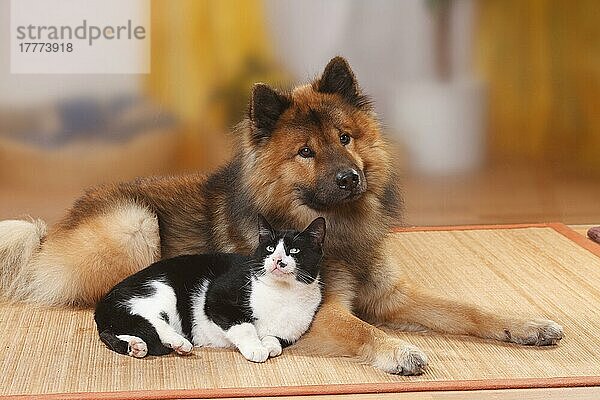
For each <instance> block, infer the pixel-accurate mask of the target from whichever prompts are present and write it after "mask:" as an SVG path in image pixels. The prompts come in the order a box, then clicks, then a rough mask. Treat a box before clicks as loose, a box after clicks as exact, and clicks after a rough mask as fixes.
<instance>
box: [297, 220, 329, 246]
mask: <svg viewBox="0 0 600 400" xmlns="http://www.w3.org/2000/svg"><path fill="white" fill-rule="evenodd" d="M302 234H303V235H307V236H308V237H309V238H310V240H311V241H312V243H313V244H314V245H315V246H319V247H321V246H323V242H324V241H325V218H323V217H319V218H317V219H315V220H314V221H313V222H311V223H310V225H308V226H307V227H306V229H305V230H304V231H302Z"/></svg>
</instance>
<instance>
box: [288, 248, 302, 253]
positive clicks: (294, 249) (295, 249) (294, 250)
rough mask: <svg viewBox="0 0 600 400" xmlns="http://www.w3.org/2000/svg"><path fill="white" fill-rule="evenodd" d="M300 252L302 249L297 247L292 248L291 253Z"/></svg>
mask: <svg viewBox="0 0 600 400" xmlns="http://www.w3.org/2000/svg"><path fill="white" fill-rule="evenodd" d="M298 253H300V249H297V248H295V247H294V248H292V249H290V254H298Z"/></svg>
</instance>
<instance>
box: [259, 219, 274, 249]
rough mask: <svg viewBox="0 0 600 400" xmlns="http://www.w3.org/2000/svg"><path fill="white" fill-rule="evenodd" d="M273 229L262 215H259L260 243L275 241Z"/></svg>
mask: <svg viewBox="0 0 600 400" xmlns="http://www.w3.org/2000/svg"><path fill="white" fill-rule="evenodd" d="M274 235H275V234H274V232H273V228H271V225H270V224H269V223H268V222H267V220H266V218H265V217H263V216H262V214H258V242H259V243H265V242H269V241H271V240H273V236H274Z"/></svg>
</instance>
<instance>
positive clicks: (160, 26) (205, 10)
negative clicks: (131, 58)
mask: <svg viewBox="0 0 600 400" xmlns="http://www.w3.org/2000/svg"><path fill="white" fill-rule="evenodd" d="M151 41H152V45H151V48H152V64H151V66H152V70H151V73H150V75H149V78H148V85H147V86H148V91H149V93H150V94H151V95H152V96H153V97H155V98H157V99H158V100H159V101H161V103H162V104H164V105H165V106H166V107H168V108H169V110H170V111H171V112H175V113H176V114H177V115H178V116H179V117H180V118H182V119H183V120H184V121H185V122H188V123H201V124H202V125H206V124H207V123H208V126H209V127H216V128H219V127H221V126H222V125H223V124H225V123H227V122H228V121H229V119H231V118H232V116H229V115H226V114H227V113H228V112H230V111H231V110H230V109H229V108H231V107H233V106H232V105H231V104H228V102H229V103H231V102H234V103H236V104H237V103H239V102H245V101H246V99H247V96H248V90H249V88H250V87H251V83H252V81H253V80H254V79H259V78H261V77H262V76H261V75H267V76H269V77H272V75H273V74H274V73H275V72H274V71H275V70H276V68H275V66H274V65H273V58H272V52H271V48H270V41H269V40H268V34H267V29H266V24H265V16H264V10H263V7H262V2H261V1H258V0H244V1H236V0H219V1H208V0H153V1H152V37H151ZM236 96H237V97H238V98H239V97H242V98H243V99H242V100H239V99H236ZM228 107H229V108H228ZM235 111H237V112H239V111H240V110H239V107H238V109H236V110H235ZM236 117H237V118H239V116H236Z"/></svg>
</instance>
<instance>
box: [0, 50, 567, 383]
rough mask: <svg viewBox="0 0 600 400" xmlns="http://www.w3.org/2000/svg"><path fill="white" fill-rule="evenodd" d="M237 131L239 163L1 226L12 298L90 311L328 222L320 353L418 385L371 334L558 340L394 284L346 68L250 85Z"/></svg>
mask: <svg viewBox="0 0 600 400" xmlns="http://www.w3.org/2000/svg"><path fill="white" fill-rule="evenodd" d="M235 134H236V135H237V136H236V137H237V142H238V144H239V146H238V150H237V153H236V156H235V157H234V158H233V159H232V160H231V161H230V162H229V163H228V164H227V165H225V166H224V167H223V168H221V169H220V170H218V171H216V172H215V173H214V174H212V175H211V176H209V177H208V178H203V177H201V176H198V175H189V176H179V177H169V178H149V179H140V180H137V181H135V182H130V183H122V184H113V185H107V186H101V187H97V188H93V189H91V190H90V191H88V192H87V193H85V194H84V195H83V196H82V197H81V198H80V199H79V200H77V201H76V202H75V204H74V205H73V207H72V208H71V209H70V210H69V212H68V213H67V215H66V216H65V217H64V219H63V220H62V221H61V222H59V223H58V224H57V225H56V226H54V227H53V228H52V229H50V230H49V232H48V233H47V234H45V230H44V227H43V225H42V224H41V223H40V222H39V221H38V222H35V223H29V222H25V221H5V222H3V223H0V263H1V264H0V265H1V266H2V268H3V272H2V274H0V276H1V277H2V280H1V281H0V284H2V285H3V291H4V292H5V293H6V294H7V295H8V297H9V298H11V299H17V300H26V301H34V302H39V303H44V304H63V305H65V304H67V305H68V304H71V305H72V304H76V305H92V304H94V302H95V301H97V300H98V299H99V298H100V297H101V296H102V295H103V294H105V293H106V292H107V291H108V290H109V289H110V288H111V287H112V286H113V285H114V284H116V283H117V282H119V281H120V280H122V279H123V278H125V277H126V276H128V275H130V274H132V273H134V272H136V271H138V270H140V269H141V268H144V267H145V266H147V265H148V264H150V263H152V262H154V261H156V260H157V259H159V258H161V257H163V258H165V257H173V256H176V255H178V254H184V253H199V252H214V251H224V252H231V251H236V252H249V251H250V250H251V249H252V248H253V247H255V245H256V242H257V234H256V232H257V228H256V216H257V214H258V213H262V214H263V215H265V216H266V217H267V218H268V219H269V221H273V223H274V225H275V226H276V227H277V228H283V227H285V228H295V229H301V228H304V227H305V226H306V225H307V224H308V223H309V222H310V221H312V220H313V219H314V218H316V217H317V216H324V217H325V218H326V220H327V231H328V234H327V241H326V246H325V248H326V250H325V253H326V254H325V259H324V261H323V266H324V282H325V291H326V293H325V301H324V304H323V306H322V307H321V309H320V311H319V312H318V314H317V316H316V318H315V321H314V323H313V326H312V328H311V330H310V332H309V333H308V334H307V336H306V338H305V339H304V340H303V341H304V342H305V343H308V344H310V346H311V347H313V348H314V349H315V350H317V351H320V352H321V353H326V354H333V355H343V356H349V357H354V358H357V359H360V360H362V361H363V362H368V363H370V364H372V365H374V366H376V367H378V368H381V369H383V370H385V371H388V372H391V373H400V374H417V373H420V372H421V371H422V370H423V368H424V367H425V365H426V363H427V359H426V356H425V354H423V353H422V352H421V351H420V350H419V349H418V348H416V347H414V346H411V345H409V344H408V343H405V342H402V341H401V340H399V339H396V338H392V337H390V336H388V335H387V334H385V333H384V332H383V331H381V330H380V329H378V328H376V327H375V326H374V325H371V324H387V325H390V326H401V325H407V324H409V325H410V324H412V325H418V326H423V327H427V328H430V329H433V330H436V331H440V332H446V333H454V334H467V335H475V336H479V337H483V338H493V339H498V340H503V341H511V342H516V343H522V344H532V345H546V344H554V343H557V342H558V341H559V340H560V339H561V337H562V328H561V327H560V326H559V325H557V324H556V323H554V322H552V321H547V320H521V319H511V318H506V317H501V316H498V315H494V314H491V313H488V312H484V311H482V310H479V309H478V308H476V307H474V306H471V305H467V304H459V303H456V302H451V301H448V300H444V299H443V298H442V297H441V296H439V295H435V294H431V293H427V292H426V291H423V290H421V289H419V288H415V287H413V286H411V285H410V284H409V283H408V281H406V280H405V279H404V278H403V276H402V271H400V270H399V268H397V267H396V266H395V265H393V263H392V262H391V259H390V258H389V257H388V256H387V255H386V240H387V237H388V232H389V231H390V228H392V227H393V226H395V225H397V224H398V223H399V216H400V209H399V204H400V196H399V193H398V178H397V176H396V175H395V173H394V171H395V168H394V167H393V163H392V159H391V156H390V152H389V149H388V145H387V144H386V141H385V140H384V138H383V137H382V135H381V133H380V128H379V125H378V123H377V120H376V118H375V115H374V112H373V110H372V108H371V105H370V103H369V101H368V99H367V98H366V97H365V96H364V95H363V94H362V93H361V91H360V89H359V87H358V84H357V82H356V80H355V77H354V74H353V73H352V71H351V69H350V67H349V65H348V63H347V62H346V61H345V60H344V59H343V58H341V57H336V58H334V59H333V60H331V61H330V62H329V64H328V65H327V67H326V68H325V71H324V72H323V74H322V76H321V77H320V78H319V79H317V80H316V81H315V82H313V83H312V84H310V85H305V86H300V87H297V88H295V89H294V90H293V91H292V92H291V93H285V94H283V93H279V92H277V91H276V90H274V89H271V88H270V87H268V86H266V85H262V84H258V85H256V86H255V87H254V90H253V95H252V101H251V104H250V106H249V112H248V118H247V119H246V120H245V121H243V122H242V123H241V124H240V126H239V127H238V128H237V129H236V132H235ZM348 172H349V173H350V175H347V174H346V178H344V175H343V174H344V173H348ZM340 174H342V176H340ZM348 177H350V180H348ZM344 179H346V180H344ZM365 321H368V322H369V323H368V322H365Z"/></svg>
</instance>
